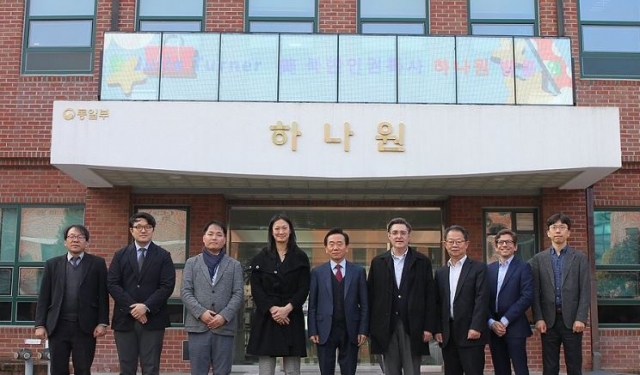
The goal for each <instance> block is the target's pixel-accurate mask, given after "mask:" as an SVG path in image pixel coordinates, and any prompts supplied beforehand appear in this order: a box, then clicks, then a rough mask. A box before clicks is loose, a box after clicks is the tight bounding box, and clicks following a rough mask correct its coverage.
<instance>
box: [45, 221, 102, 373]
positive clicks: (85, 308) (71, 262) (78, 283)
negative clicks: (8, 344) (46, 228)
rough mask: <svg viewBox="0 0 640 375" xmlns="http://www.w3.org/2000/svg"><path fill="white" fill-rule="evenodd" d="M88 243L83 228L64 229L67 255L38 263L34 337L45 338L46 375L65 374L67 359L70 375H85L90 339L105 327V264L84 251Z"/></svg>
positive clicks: (90, 358) (93, 341)
mask: <svg viewBox="0 0 640 375" xmlns="http://www.w3.org/2000/svg"><path fill="white" fill-rule="evenodd" d="M88 242H89V231H88V230H87V228H85V227H84V226H82V225H72V226H70V227H68V228H66V229H65V231H64V247H66V248H67V253H66V254H65V255H62V256H59V257H55V258H52V259H49V260H47V262H46V263H45V265H44V275H43V276H42V282H41V285H40V294H39V295H38V305H37V308H36V332H35V336H36V337H37V338H39V339H42V340H47V339H48V340H49V348H50V350H51V373H52V374H56V375H68V374H69V356H71V357H72V358H73V371H74V373H75V374H76V375H88V374H91V365H92V363H93V357H94V355H95V352H96V338H98V337H102V336H104V335H105V334H106V331H107V325H108V324H109V294H108V292H107V264H106V263H105V261H104V259H103V258H100V257H98V256H95V255H91V254H89V253H87V252H86V251H85V250H86V249H87V244H88ZM72 353H73V355H72Z"/></svg>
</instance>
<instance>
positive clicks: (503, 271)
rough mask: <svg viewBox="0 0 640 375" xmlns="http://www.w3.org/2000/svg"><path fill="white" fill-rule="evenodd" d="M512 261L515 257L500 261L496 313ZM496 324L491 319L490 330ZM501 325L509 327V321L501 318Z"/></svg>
mask: <svg viewBox="0 0 640 375" xmlns="http://www.w3.org/2000/svg"><path fill="white" fill-rule="evenodd" d="M512 260H513V255H512V256H511V257H509V259H507V260H505V261H502V260H498V285H497V288H496V306H495V310H493V311H495V312H498V298H499V297H500V289H502V283H503V282H504V277H505V276H506V275H507V271H508V270H509V265H510V264H511V261H512ZM494 322H495V320H493V319H492V318H489V328H491V325H492V324H493V323H494ZM500 323H502V324H504V326H505V327H506V326H508V325H509V319H507V318H506V317H504V316H503V317H502V318H500Z"/></svg>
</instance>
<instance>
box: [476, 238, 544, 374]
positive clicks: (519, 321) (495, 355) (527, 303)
mask: <svg viewBox="0 0 640 375" xmlns="http://www.w3.org/2000/svg"><path fill="white" fill-rule="evenodd" d="M495 246H496V255H498V261H497V262H493V263H491V264H489V265H488V266H487V283H488V285H489V296H490V298H489V328H490V329H491V334H490V335H489V347H490V348H491V359H492V361H493V368H494V373H495V374H496V375H511V364H512V363H513V369H514V371H515V373H516V375H529V367H528V366H527V337H529V336H531V326H530V325H529V321H528V320H527V315H526V311H527V309H528V308H529V307H531V303H532V302H533V276H532V275H531V266H530V265H529V263H527V262H525V261H523V260H522V259H520V258H518V257H516V256H515V253H516V251H517V249H518V237H517V236H516V234H515V233H514V232H512V231H511V230H509V229H502V230H501V231H499V232H498V233H497V234H496V236H495Z"/></svg>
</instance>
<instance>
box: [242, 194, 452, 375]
mask: <svg viewBox="0 0 640 375" xmlns="http://www.w3.org/2000/svg"><path fill="white" fill-rule="evenodd" d="M278 213H284V214H285V215H287V216H288V217H289V218H290V219H291V221H292V222H293V226H294V229H295V231H296V237H297V243H298V246H299V247H300V248H301V249H302V250H303V251H304V252H305V253H306V254H307V255H308V256H309V261H310V263H311V268H313V267H316V266H318V265H320V264H322V263H325V262H327V261H328V260H329V258H328V256H327V254H326V253H325V250H324V244H323V240H324V236H325V234H326V233H327V232H328V231H329V229H331V228H334V227H340V228H342V229H344V230H345V232H346V233H347V234H348V235H349V238H350V241H349V242H350V244H349V245H350V251H349V253H348V254H347V260H349V261H351V262H353V263H356V264H359V265H361V266H363V267H364V268H365V270H366V271H367V272H368V271H369V265H370V263H371V259H373V258H374V257H375V256H376V255H378V254H381V253H383V252H385V251H387V250H388V246H389V245H388V240H387V231H386V225H387V223H388V222H389V221H390V220H391V219H392V218H395V217H403V218H405V219H407V220H408V221H409V223H411V226H412V232H411V246H412V247H414V248H416V249H417V250H418V251H420V252H421V253H423V254H425V255H427V256H429V257H430V258H431V261H432V263H433V268H434V272H435V270H436V269H437V268H438V267H440V266H441V265H442V264H443V259H444V257H443V250H442V248H441V246H440V241H441V238H442V214H441V210H440V209H439V208H424V209H394V208H386V209H385V208H374V209H368V208H308V207H304V208H303V207H300V208H286V209H282V208H272V207H269V208H265V207H259V208H256V207H233V208H231V210H230V214H229V229H230V235H229V242H230V244H229V252H230V255H231V256H232V257H234V258H236V259H238V260H239V261H240V262H241V263H242V265H243V267H245V269H246V266H247V265H248V264H249V262H250V261H251V259H252V258H253V257H254V256H255V255H256V254H258V253H259V252H260V251H261V250H262V248H263V247H264V246H266V244H267V241H268V233H267V232H268V226H269V221H270V219H271V218H272V217H273V216H274V215H276V214H278ZM253 310H254V306H253V300H252V298H251V288H250V286H249V279H248V277H245V308H244V311H242V313H241V316H239V319H238V321H239V326H238V335H237V336H236V350H235V358H234V364H237V365H242V364H255V363H257V358H256V357H252V356H248V355H246V350H245V348H246V345H247V343H248V341H249V331H250V324H251V314H252V313H253ZM304 311H305V316H306V314H307V304H305V306H304ZM307 345H308V346H307V355H308V357H307V358H303V363H306V364H316V363H317V355H316V350H315V348H314V347H313V345H312V344H311V342H308V344H307ZM441 358H442V357H441V355H440V349H439V347H438V346H437V345H435V343H434V344H433V345H432V346H431V356H430V357H425V359H424V360H423V364H424V365H440V364H441V363H442V360H441ZM359 363H360V364H362V365H377V364H378V358H377V356H375V355H371V354H370V351H369V344H368V343H366V344H365V345H363V346H362V347H361V348H360V361H359Z"/></svg>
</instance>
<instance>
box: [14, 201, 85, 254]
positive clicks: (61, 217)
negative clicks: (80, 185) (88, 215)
mask: <svg viewBox="0 0 640 375" xmlns="http://www.w3.org/2000/svg"><path fill="white" fill-rule="evenodd" d="M83 222H84V209H83V208H82V207H72V208H67V207H24V208H22V215H21V222H20V255H19V261H20V262H44V261H46V260H49V259H51V258H53V257H55V256H58V255H62V254H65V253H66V252H67V250H66V249H65V247H64V240H63V238H62V237H63V235H64V233H62V232H63V231H64V230H65V229H66V227H68V226H69V225H71V224H77V223H80V224H82V223H83Z"/></svg>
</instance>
